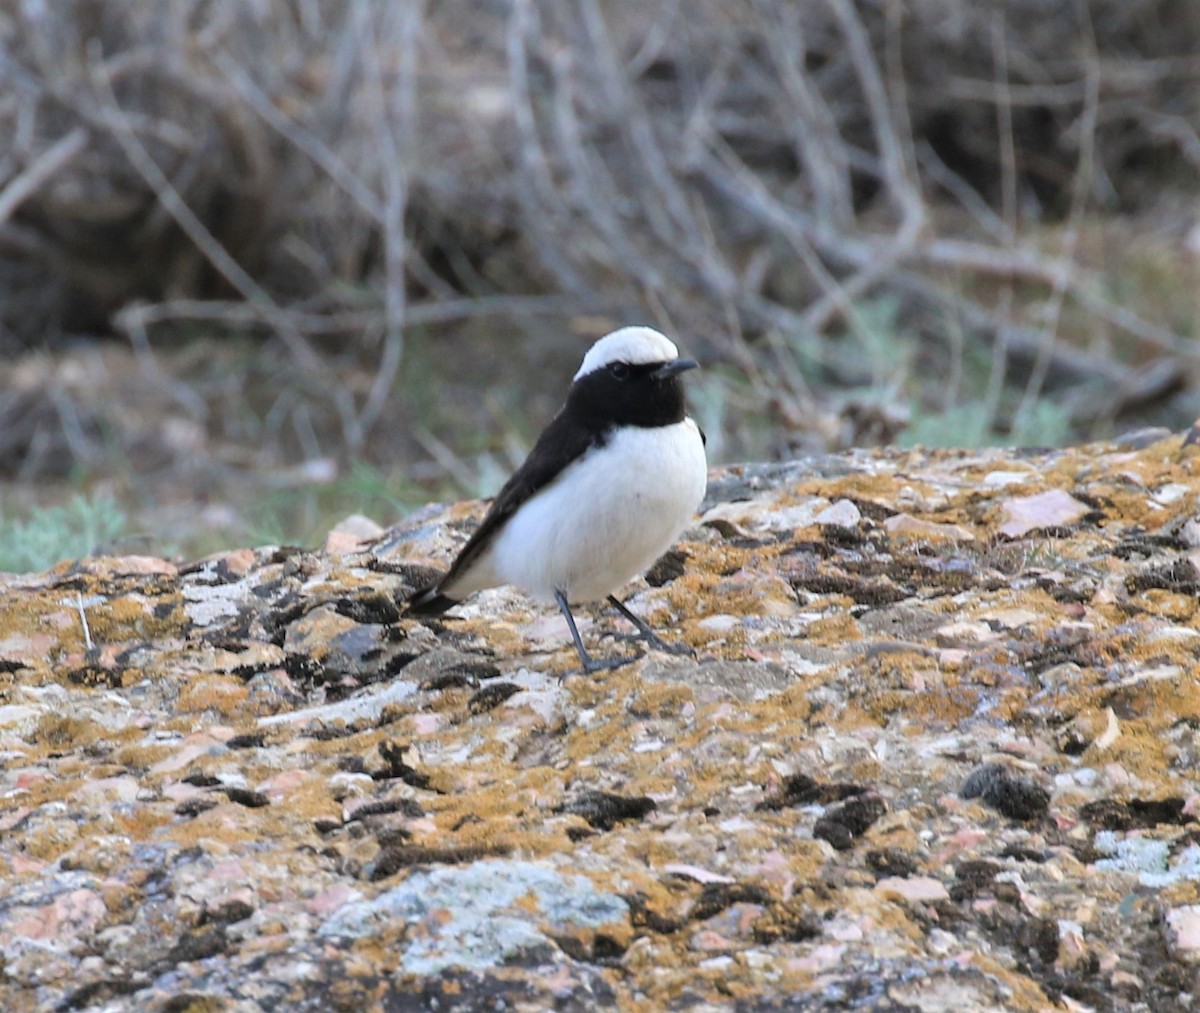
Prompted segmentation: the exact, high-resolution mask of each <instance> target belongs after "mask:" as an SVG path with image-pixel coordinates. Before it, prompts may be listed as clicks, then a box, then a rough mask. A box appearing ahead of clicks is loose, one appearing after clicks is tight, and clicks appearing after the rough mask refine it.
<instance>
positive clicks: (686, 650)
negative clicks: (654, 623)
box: [613, 630, 696, 658]
mask: <svg viewBox="0 0 1200 1013" xmlns="http://www.w3.org/2000/svg"><path fill="white" fill-rule="evenodd" d="M613 639H614V640H623V641H625V642H626V643H634V642H636V641H639V640H640V641H642V643H645V644H648V645H649V646H650V647H651V648H652V649H654V650H656V651H662V652H664V653H665V654H676V655H683V656H685V657H689V658H694V657H696V651H695V648H693V647H689V646H688V645H687V644H673V643H671V641H669V640H663V638H662V637H660V636H659V635H658V634H657V633H654V632H653V631H651V632H644V631H642V630H639V631H638V632H637V633H614V634H613Z"/></svg>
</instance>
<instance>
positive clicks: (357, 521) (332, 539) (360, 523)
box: [324, 514, 384, 556]
mask: <svg viewBox="0 0 1200 1013" xmlns="http://www.w3.org/2000/svg"><path fill="white" fill-rule="evenodd" d="M383 532H384V529H383V528H381V527H380V526H379V525H378V524H376V523H375V522H374V521H373V520H371V518H370V517H364V516H363V515H362V514H351V515H350V516H349V517H345V518H343V519H342V520H340V521H338V523H337V524H335V525H334V526H333V528H331V529H330V532H329V534H327V535H326V536H325V546H324V551H325V552H328V553H330V554H331V555H335V556H337V555H345V554H346V553H349V552H358V551H359V550H361V549H363V548H364V547H366V546H367V545H368V544H369V543H371V542H373V541H375V540H376V539H377V538H379V537H380V536H381V535H382V534H383Z"/></svg>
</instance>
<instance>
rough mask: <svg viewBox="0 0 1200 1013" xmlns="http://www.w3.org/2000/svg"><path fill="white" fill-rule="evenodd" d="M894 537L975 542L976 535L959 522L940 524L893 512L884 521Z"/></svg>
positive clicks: (889, 532) (888, 531) (927, 540)
mask: <svg viewBox="0 0 1200 1013" xmlns="http://www.w3.org/2000/svg"><path fill="white" fill-rule="evenodd" d="M883 527H884V529H885V530H886V531H887V533H888V534H889V535H891V536H892V537H893V538H915V539H919V540H921V541H924V542H946V541H950V542H973V541H975V536H974V535H973V534H971V532H970V531H968V530H967V529H966V528H964V527H962V526H961V525H959V524H939V523H937V522H935V521H923V520H921V519H920V518H919V517H914V516H913V515H912V514H906V513H898V514H893V515H892V516H891V517H889V518H888V519H887V520H885V521H884V522H883Z"/></svg>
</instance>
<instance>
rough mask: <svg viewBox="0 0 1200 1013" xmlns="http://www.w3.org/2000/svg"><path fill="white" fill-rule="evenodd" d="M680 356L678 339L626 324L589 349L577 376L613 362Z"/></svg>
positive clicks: (665, 360)
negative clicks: (677, 345)
mask: <svg viewBox="0 0 1200 1013" xmlns="http://www.w3.org/2000/svg"><path fill="white" fill-rule="evenodd" d="M678 358H679V349H678V348H676V347H675V344H674V342H672V341H671V339H670V338H668V337H667V336H666V335H665V334H660V333H659V332H658V331H656V330H655V329H654V328H653V327H622V328H621V329H620V330H619V331H613V332H612V333H611V334H606V335H605V336H604V337H602V338H601V339H600V340H599V341H597V342H596V343H595V344H594V345H592V347H591V348H589V349H588V353H587V355H585V356H584V357H583V364H582V365H581V366H580V367H579V372H578V373H576V374H575V379H576V380H578V379H579V378H580V377H581V376H587V374H588V373H591V372H593V371H594V370H597V369H603V368H604V367H605V366H607V365H609V364H610V363H613V362H628V363H630V364H631V365H634V366H637V365H641V364H643V363H647V362H671V361H672V360H674V359H678Z"/></svg>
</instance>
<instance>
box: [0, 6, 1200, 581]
mask: <svg viewBox="0 0 1200 1013" xmlns="http://www.w3.org/2000/svg"><path fill="white" fill-rule="evenodd" d="M1198 289H1200V4H1196V3H1195V2H1194V0H1064V2H1061V3H1054V4H1047V3H1045V2H1044V0H986V2H985V0H806V2H804V3H797V2H794V0H645V2H639V3H636V4H635V3H622V2H607V0H491V2H465V0H446V2H433V0H430V2H427V3H422V2H419V0H408V2H395V3H379V2H375V0H169V2H162V3H127V2H125V0H53V2H51V0H2V2H0V570H6V569H7V570H21V569H29V568H38V567H41V566H45V565H49V564H51V563H53V562H54V561H55V560H56V559H58V558H61V557H63V556H70V555H79V554H82V553H85V552H87V551H89V550H90V549H94V548H97V547H100V546H106V547H119V548H120V550H121V551H137V552H156V553H168V554H169V553H177V554H183V555H188V556H195V555H198V554H201V553H203V552H205V551H209V550H212V549H215V548H218V547H230V546H233V545H241V544H261V543H266V542H276V543H278V542H289V543H301V544H304V543H313V542H316V541H319V540H320V537H321V535H322V534H323V533H324V531H325V530H326V529H327V528H328V527H329V526H330V524H332V523H333V522H335V521H336V520H337V519H338V518H340V517H341V516H343V515H345V514H347V513H351V512H362V513H365V514H368V515H370V516H371V517H373V518H374V519H375V520H377V521H379V522H380V523H382V524H387V523H391V522H393V521H395V520H396V519H398V518H399V517H400V516H402V515H403V514H404V513H405V512H406V511H408V510H410V509H412V508H413V507H414V506H416V505H419V504H421V503H423V502H425V501H427V500H429V499H434V498H452V497H458V496H477V495H487V494H490V493H492V492H494V491H495V490H496V489H497V488H498V486H499V484H500V483H501V482H502V480H503V479H504V477H506V475H507V474H508V473H509V471H510V470H511V469H512V468H513V467H514V466H515V465H516V464H517V463H519V461H520V460H521V459H522V457H523V455H524V453H525V452H526V451H527V450H528V448H529V446H530V444H531V441H532V439H533V438H534V437H536V434H537V432H538V431H539V430H540V428H541V427H542V425H544V423H545V422H546V421H547V420H548V419H549V417H550V416H551V415H552V414H553V412H554V411H555V409H556V408H557V407H558V405H559V403H560V402H561V399H562V396H563V393H564V391H565V388H566V384H567V383H568V382H569V379H570V376H571V374H572V373H573V372H574V370H575V368H576V366H577V364H578V361H579V359H580V357H581V356H582V354H583V352H584V351H585V350H586V348H587V346H588V344H589V342H590V341H591V340H592V339H594V338H595V337H597V336H599V335H600V334H602V333H604V332H606V331H607V330H609V329H611V328H613V327H616V326H619V325H623V324H626V323H633V322H644V323H649V324H652V325H654V326H657V327H659V328H661V329H662V330H665V331H666V332H667V333H668V334H670V335H672V336H673V337H674V338H675V339H676V341H677V342H678V343H679V344H680V345H681V347H683V348H684V349H686V350H687V352H688V353H690V354H692V355H694V356H696V357H697V358H699V359H700V360H701V361H702V363H703V364H704V365H705V367H706V368H705V369H704V370H703V371H702V373H700V374H693V377H690V378H689V379H690V380H692V382H691V386H690V389H691V396H692V404H693V410H694V414H695V415H696V416H697V417H698V419H699V420H700V422H701V424H702V425H703V426H704V428H705V429H706V430H707V432H708V434H709V450H710V456H711V458H712V459H713V460H714V462H729V461H735V460H745V459H777V458H785V457H789V456H794V455H797V454H802V453H809V452H813V451H820V450H836V449H839V448H844V447H848V446H867V445H888V444H898V445H905V446H907V445H913V444H926V445H941V446H962V447H974V446H981V445H987V444H1012V445H1021V446H1048V445H1057V444H1063V443H1068V442H1073V441H1081V440H1087V439H1091V438H1101V437H1105V436H1110V435H1113V434H1117V433H1120V432H1123V431H1127V430H1130V429H1134V428H1139V427H1144V426H1167V427H1170V428H1174V429H1178V428H1182V427H1184V426H1186V425H1188V424H1190V423H1191V422H1192V421H1193V420H1194V419H1195V418H1196V416H1197V415H1198V414H1200V370H1198V367H1197V346H1196V331H1197V320H1198V317H1200V300H1198V296H1197V291H1198Z"/></svg>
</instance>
